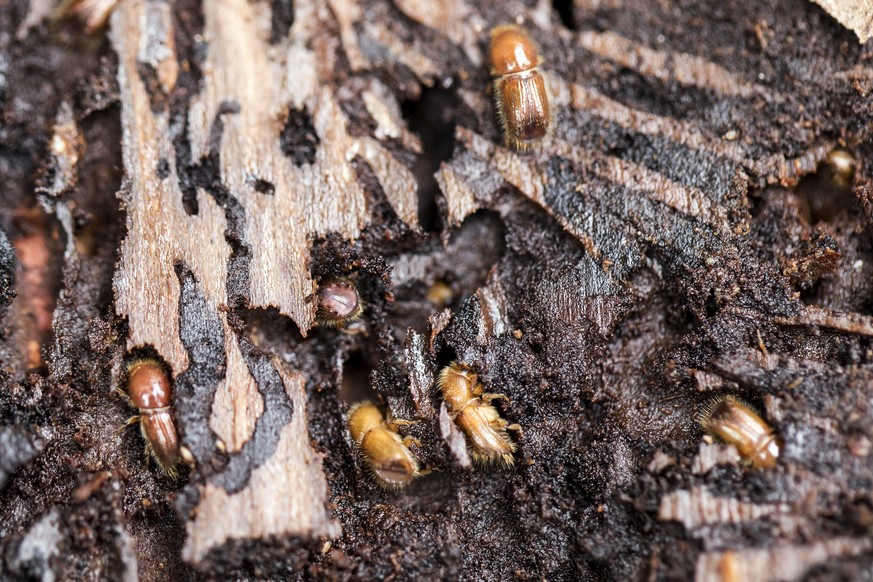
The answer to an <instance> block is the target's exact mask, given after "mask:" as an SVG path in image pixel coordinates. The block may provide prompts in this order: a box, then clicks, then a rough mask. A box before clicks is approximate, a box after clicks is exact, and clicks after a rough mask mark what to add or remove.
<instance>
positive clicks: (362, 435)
mask: <svg viewBox="0 0 873 582" xmlns="http://www.w3.org/2000/svg"><path fill="white" fill-rule="evenodd" d="M400 424H410V423H409V422H408V421H402V420H397V419H394V418H392V417H391V415H390V414H389V415H388V418H387V419H386V418H385V416H384V415H383V414H382V411H381V410H380V409H379V407H377V406H376V405H375V404H373V403H372V402H359V403H358V404H355V405H353V406H352V407H351V408H350V409H349V416H348V426H349V433H351V435H352V440H353V441H355V444H357V445H358V447H360V449H361V452H362V453H363V455H364V459H365V461H366V462H367V467H369V469H370V471H371V472H372V474H373V477H374V478H375V479H376V482H377V483H378V484H379V485H381V486H382V487H384V488H386V489H395V490H396V489H402V488H403V487H406V486H407V485H409V484H410V483H411V482H412V480H413V479H415V478H416V477H418V476H420V475H421V474H422V473H421V472H419V468H418V459H416V458H415V456H414V455H413V454H412V452H411V451H410V450H409V448H408V447H409V445H410V444H411V443H413V442H415V439H413V438H412V437H406V438H401V437H400V435H399V434H397V425H400Z"/></svg>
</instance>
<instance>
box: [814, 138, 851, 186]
mask: <svg viewBox="0 0 873 582" xmlns="http://www.w3.org/2000/svg"><path fill="white" fill-rule="evenodd" d="M821 170H822V171H823V172H825V174H826V175H827V177H828V179H829V180H830V181H831V183H832V184H833V185H834V186H835V187H837V188H840V189H842V190H848V189H849V188H851V187H852V184H853V183H854V182H855V158H854V157H853V156H852V154H850V153H849V152H847V151H846V150H844V149H842V148H837V149H835V150H833V151H831V153H829V154H828V156H827V157H826V158H825V159H824V161H822V163H821Z"/></svg>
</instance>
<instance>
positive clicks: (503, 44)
mask: <svg viewBox="0 0 873 582" xmlns="http://www.w3.org/2000/svg"><path fill="white" fill-rule="evenodd" d="M489 60H490V62H491V75H492V76H494V106H495V108H496V109H497V116H498V118H499V119H500V126H501V127H502V128H503V139H504V141H505V143H506V145H507V147H509V146H511V147H513V148H515V149H516V150H518V151H521V152H524V151H527V150H528V149H530V148H532V147H534V146H536V145H538V144H539V143H540V142H541V141H542V140H543V139H545V138H546V137H547V136H548V134H549V131H550V129H551V126H552V114H551V110H550V109H549V96H548V91H547V89H546V81H545V78H544V77H543V75H542V73H540V71H539V66H540V64H541V62H542V59H540V56H539V52H538V51H537V47H536V45H535V44H534V42H533V40H532V39H531V38H530V36H528V34H527V33H526V32H525V31H524V30H522V29H521V28H519V27H518V26H515V25H507V26H498V27H496V28H494V29H493V30H492V31H491V51H490V54H489Z"/></svg>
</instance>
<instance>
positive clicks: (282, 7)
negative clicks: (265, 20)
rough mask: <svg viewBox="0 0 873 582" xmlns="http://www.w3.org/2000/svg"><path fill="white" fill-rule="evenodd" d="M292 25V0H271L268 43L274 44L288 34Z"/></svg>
mask: <svg viewBox="0 0 873 582" xmlns="http://www.w3.org/2000/svg"><path fill="white" fill-rule="evenodd" d="M293 25H294V2H291V0H272V2H270V44H276V43H277V42H279V41H281V40H282V39H283V38H285V37H286V36H288V32H289V31H290V30H291V27H292V26H293Z"/></svg>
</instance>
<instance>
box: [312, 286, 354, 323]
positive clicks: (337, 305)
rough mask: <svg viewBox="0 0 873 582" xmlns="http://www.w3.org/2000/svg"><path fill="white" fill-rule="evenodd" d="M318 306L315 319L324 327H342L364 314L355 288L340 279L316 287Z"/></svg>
mask: <svg viewBox="0 0 873 582" xmlns="http://www.w3.org/2000/svg"><path fill="white" fill-rule="evenodd" d="M316 299H317V300H318V305H317V306H316V316H315V319H316V321H317V322H318V323H319V324H320V325H324V326H326V327H343V326H344V325H346V324H347V323H351V322H353V321H357V319H358V318H359V317H361V314H362V313H363V312H364V305H363V303H362V302H361V296H360V294H359V293H358V290H357V288H356V287H355V286H354V285H353V284H352V283H350V282H349V281H345V280H342V279H337V280H335V281H327V282H324V283H322V284H321V285H319V286H318V291H317V292H316Z"/></svg>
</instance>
